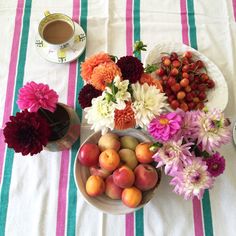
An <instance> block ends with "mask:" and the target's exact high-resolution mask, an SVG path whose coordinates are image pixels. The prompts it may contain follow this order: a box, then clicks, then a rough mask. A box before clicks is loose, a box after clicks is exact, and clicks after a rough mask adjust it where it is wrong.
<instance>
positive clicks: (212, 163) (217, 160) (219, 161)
mask: <svg viewBox="0 0 236 236" xmlns="http://www.w3.org/2000/svg"><path fill="white" fill-rule="evenodd" d="M205 161H206V164H207V166H208V169H207V170H208V172H210V174H211V175H212V176H213V177H217V176H218V175H220V174H222V173H223V172H224V170H225V159H224V157H223V156H221V155H220V153H219V152H216V153H214V154H213V155H212V156H211V157H209V158H207V159H205Z"/></svg>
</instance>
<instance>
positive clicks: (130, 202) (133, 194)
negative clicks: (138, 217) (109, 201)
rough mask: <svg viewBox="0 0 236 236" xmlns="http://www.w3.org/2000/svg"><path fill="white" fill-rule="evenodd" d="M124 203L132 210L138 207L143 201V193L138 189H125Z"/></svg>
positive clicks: (122, 196) (122, 197)
mask: <svg viewBox="0 0 236 236" xmlns="http://www.w3.org/2000/svg"><path fill="white" fill-rule="evenodd" d="M121 199H122V202H123V203H124V204H125V205H126V206H128V207H131V208H135V207H137V206H138V205H139V204H140V202H141V201H142V192H141V191H140V190H139V189H138V188H136V187H131V188H125V189H124V190H123V192H122V195H121Z"/></svg>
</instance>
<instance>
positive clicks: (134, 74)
mask: <svg viewBox="0 0 236 236" xmlns="http://www.w3.org/2000/svg"><path fill="white" fill-rule="evenodd" d="M116 64H117V65H118V67H119V68H120V70H121V73H122V78H123V79H124V80H129V81H130V83H131V84H133V83H136V82H137V81H139V80H140V79H141V76H142V74H143V71H144V68H143V64H142V63H141V61H140V60H139V59H138V58H136V57H133V56H125V57H121V58H120V59H119V60H118V61H117V63H116Z"/></svg>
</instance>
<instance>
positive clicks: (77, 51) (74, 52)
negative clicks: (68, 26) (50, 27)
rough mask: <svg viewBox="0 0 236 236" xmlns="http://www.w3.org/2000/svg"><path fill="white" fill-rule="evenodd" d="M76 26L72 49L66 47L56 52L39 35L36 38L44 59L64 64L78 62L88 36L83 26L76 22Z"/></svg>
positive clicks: (40, 53) (38, 48) (39, 51)
mask: <svg viewBox="0 0 236 236" xmlns="http://www.w3.org/2000/svg"><path fill="white" fill-rule="evenodd" d="M74 24H75V40H74V45H73V46H72V47H65V48H63V49H59V50H55V49H51V48H49V47H48V44H47V43H46V42H45V41H43V40H42V39H41V38H40V36H39V34H38V33H37V34H36V37H35V46H36V48H37V51H38V53H39V55H40V56H41V57H43V58H44V59H46V60H48V61H50V62H54V63H59V64H64V63H68V62H71V61H74V60H76V59H77V58H78V57H79V56H80V55H81V54H82V53H83V51H84V49H85V46H86V35H85V33H84V30H83V29H82V28H81V26H80V25H79V24H78V23H76V22H74Z"/></svg>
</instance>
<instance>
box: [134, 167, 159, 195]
mask: <svg viewBox="0 0 236 236" xmlns="http://www.w3.org/2000/svg"><path fill="white" fill-rule="evenodd" d="M134 174H135V182H134V185H135V186H136V187H137V188H139V189H140V190H142V191H147V190H149V189H152V188H153V187H155V185H156V183H157V181H158V175H157V171H156V169H155V168H154V167H153V166H151V165H148V164H139V165H138V166H137V167H136V168H135V170H134Z"/></svg>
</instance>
